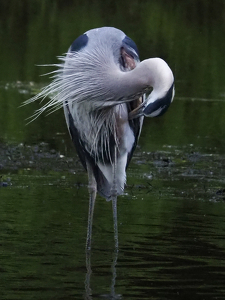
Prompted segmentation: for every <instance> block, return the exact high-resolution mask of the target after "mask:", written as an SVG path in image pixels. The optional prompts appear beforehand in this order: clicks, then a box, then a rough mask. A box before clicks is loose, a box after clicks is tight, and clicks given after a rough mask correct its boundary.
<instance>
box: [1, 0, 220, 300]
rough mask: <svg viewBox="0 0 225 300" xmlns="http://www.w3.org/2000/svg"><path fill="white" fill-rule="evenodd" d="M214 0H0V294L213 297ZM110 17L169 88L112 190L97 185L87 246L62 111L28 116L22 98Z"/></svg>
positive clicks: (216, 282)
mask: <svg viewBox="0 0 225 300" xmlns="http://www.w3.org/2000/svg"><path fill="white" fill-rule="evenodd" d="M224 11H225V3H224V2H223V1H219V0H218V1H204V2H203V1H200V0H199V1H198V0H195V1H182V2H181V1H176V0H173V1H169V2H168V1H163V0H162V1H135V0H132V1H131V0H129V1H128V0H125V1H123V2H121V1H120V2H119V1H113V2H112V1H106V0H105V1H103V0H102V1H98V2H94V1H87V0H86V1H60V0H56V1H44V0H43V1H42V0H34V1H25V0H22V1H15V0H12V1H4V2H3V1H2V2H1V3H0V16H1V17H0V29H1V30H0V44H1V47H0V66H1V72H0V124H1V126H0V218H1V222H0V259H1V264H0V278H1V280H0V298H1V299H7V300H9V299H10V300H11V299H23V300H24V299H128V300H132V299H154V300H155V299H159V300H162V299H207V300H208V299H224V294H225V285H224V282H225V238H224V236H225V221H224V215H225V138H224V137H225V85H224V78H225V63H224V48H225V41H224V34H225V18H224ZM105 25H107V26H114V27H117V28H120V29H121V30H123V31H124V32H126V34H127V35H128V36H130V37H131V38H132V39H133V40H134V41H135V42H136V44H137V45H138V48H139V52H140V57H141V60H142V59H145V58H148V57H155V56H159V57H161V58H163V59H165V60H166V61H167V62H168V64H169V65H170V67H171V69H172V70H173V72H174V75H175V86H176V96H175V99H174V102H173V103H172V105H171V106H170V108H169V110H168V112H167V113H166V114H165V115H164V116H162V117H160V118H152V119H150V118H146V119H145V121H144V126H143V131H142V134H141V137H140V140H139V144H138V147H137V149H136V151H135V153H134V157H133V159H132V161H131V164H130V166H129V168H128V172H127V186H126V189H125V192H124V195H122V196H120V197H119V198H118V231H119V249H118V251H117V250H115V247H114V235H113V217H112V207H111V206H112V205H111V202H106V201H105V200H104V199H103V198H101V197H100V196H98V197H97V201H96V207H95V212H94V222H93V235H92V249H91V251H85V244H86V234H87V218H88V190H87V174H86V173H85V171H84V170H83V168H82V165H81V163H80V162H79V159H78V156H77V154H76V151H75V149H74V147H73V145H72V142H71V140H70V137H69V134H68V132H67V128H66V124H65V120H64V116H63V111H62V110H59V111H57V112H55V113H54V114H51V115H48V116H46V115H44V114H43V115H41V116H40V117H39V118H37V119H36V120H35V121H34V122H32V123H30V124H27V120H26V119H27V118H28V117H30V116H31V115H32V114H33V112H34V110H35V109H37V108H39V107H40V105H41V104H39V103H34V104H31V105H28V106H24V107H20V105H21V103H22V102H23V101H25V100H27V99H29V98H30V97H32V96H33V95H35V94H36V93H37V92H38V91H40V88H41V87H43V86H45V85H46V84H47V83H49V82H50V79H49V77H48V76H40V75H41V74H44V73H47V72H49V71H51V70H49V68H46V67H40V66H37V65H43V64H48V63H57V58H56V57H57V56H60V55H62V54H63V53H65V52H66V51H67V49H68V47H69V45H70V44H71V43H72V41H73V40H74V39H75V38H76V37H77V36H79V35H80V34H82V33H83V32H85V31H87V30H88V29H90V28H95V27H101V26H105Z"/></svg>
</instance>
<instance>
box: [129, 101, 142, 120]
mask: <svg viewBox="0 0 225 300" xmlns="http://www.w3.org/2000/svg"><path fill="white" fill-rule="evenodd" d="M144 109H145V103H144V102H143V103H141V104H140V105H139V106H138V107H136V108H135V109H133V110H132V111H131V112H130V113H129V115H128V119H129V120H133V119H135V118H139V117H142V116H144Z"/></svg>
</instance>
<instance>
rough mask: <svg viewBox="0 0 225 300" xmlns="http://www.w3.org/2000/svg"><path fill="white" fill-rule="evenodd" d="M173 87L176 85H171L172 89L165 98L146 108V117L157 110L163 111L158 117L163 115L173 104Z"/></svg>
mask: <svg viewBox="0 0 225 300" xmlns="http://www.w3.org/2000/svg"><path fill="white" fill-rule="evenodd" d="M173 87H174V84H172V85H171V87H170V89H169V90H168V92H167V93H166V95H165V96H164V97H163V98H160V99H157V100H155V101H154V102H153V103H150V104H149V105H148V106H146V107H145V109H144V114H145V115H146V116H149V115H151V114H152V113H154V112H156V111H157V110H160V109H161V110H160V111H159V114H158V115H156V117H159V116H161V115H163V114H164V113H165V112H166V111H167V109H168V108H169V106H170V104H171V100H172V96H173Z"/></svg>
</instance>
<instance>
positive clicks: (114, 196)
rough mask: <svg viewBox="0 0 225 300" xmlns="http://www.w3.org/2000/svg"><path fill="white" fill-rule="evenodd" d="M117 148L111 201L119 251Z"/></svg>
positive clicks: (116, 244)
mask: <svg viewBox="0 0 225 300" xmlns="http://www.w3.org/2000/svg"><path fill="white" fill-rule="evenodd" d="M117 150H118V149H117V146H116V145H115V151H114V152H115V154H114V155H115V156H114V163H113V187H112V191H111V199H112V210H113V227H114V241H115V249H118V246H119V242H118V226H117V183H116V168H117Z"/></svg>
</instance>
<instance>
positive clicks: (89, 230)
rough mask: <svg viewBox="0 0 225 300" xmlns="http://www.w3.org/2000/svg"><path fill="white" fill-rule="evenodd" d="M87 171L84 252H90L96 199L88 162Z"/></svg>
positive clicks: (92, 176) (93, 178)
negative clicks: (87, 193) (87, 202)
mask: <svg viewBox="0 0 225 300" xmlns="http://www.w3.org/2000/svg"><path fill="white" fill-rule="evenodd" d="M87 171H88V190H89V210H88V227H87V240H86V250H90V249H91V237H92V223H93V214H94V207H95V199H96V192H97V183H96V180H95V177H94V174H93V171H92V168H91V166H90V164H89V163H88V162H87Z"/></svg>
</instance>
